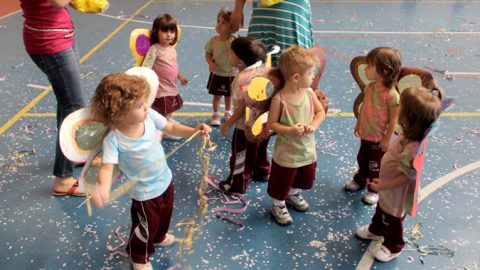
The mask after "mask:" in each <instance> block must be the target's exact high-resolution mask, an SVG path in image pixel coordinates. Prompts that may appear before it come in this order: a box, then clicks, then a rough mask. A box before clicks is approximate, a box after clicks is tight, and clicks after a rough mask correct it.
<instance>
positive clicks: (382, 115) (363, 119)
mask: <svg viewBox="0 0 480 270" xmlns="http://www.w3.org/2000/svg"><path fill="white" fill-rule="evenodd" d="M374 84H375V83H371V84H369V85H367V86H366V87H365V90H364V91H363V94H364V98H363V106H362V108H361V112H360V118H359V120H360V128H359V135H360V138H361V139H362V140H366V141H371V142H379V141H380V140H382V138H383V136H384V135H385V133H386V131H387V126H388V121H389V111H388V106H392V105H398V104H399V103H400V95H399V94H398V92H397V90H396V89H395V88H394V87H392V88H391V89H390V90H387V91H381V92H379V91H375V90H374V89H373V85H374Z"/></svg>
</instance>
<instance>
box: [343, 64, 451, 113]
mask: <svg viewBox="0 0 480 270" xmlns="http://www.w3.org/2000/svg"><path fill="white" fill-rule="evenodd" d="M366 59H367V57H366V56H357V57H354V58H353V59H352V61H351V62H350V72H351V73H352V77H353V79H354V80H355V82H356V83H357V84H358V87H359V88H360V92H361V93H360V94H359V95H358V96H357V97H356V99H355V101H354V103H353V113H354V114H355V117H357V118H358V114H359V110H360V109H361V106H362V104H363V89H365V86H367V85H368V84H369V83H371V82H372V81H370V80H368V79H367V75H366V73H365V68H366V67H367V62H366ZM420 86H423V87H425V88H427V89H432V88H433V86H434V80H433V76H432V74H431V73H430V72H429V71H427V70H425V69H422V68H419V67H402V68H401V69H400V74H399V76H398V83H397V89H398V91H399V93H402V92H403V90H405V89H407V88H410V87H420ZM438 92H439V97H440V98H442V97H443V96H444V93H443V92H442V90H438Z"/></svg>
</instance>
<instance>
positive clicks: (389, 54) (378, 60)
mask: <svg viewBox="0 0 480 270" xmlns="http://www.w3.org/2000/svg"><path fill="white" fill-rule="evenodd" d="M366 62H367V64H368V65H372V66H375V70H376V72H377V73H378V75H380V77H382V79H383V86H385V87H386V88H389V89H390V88H392V86H397V81H398V75H400V68H401V67H402V55H401V54H400V51H398V50H397V49H395V48H390V47H378V48H375V49H373V50H371V51H370V52H369V53H368V54H367V59H366Z"/></svg>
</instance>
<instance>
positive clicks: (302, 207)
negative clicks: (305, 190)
mask: <svg viewBox="0 0 480 270" xmlns="http://www.w3.org/2000/svg"><path fill="white" fill-rule="evenodd" d="M285 202H286V203H288V204H289V205H291V206H293V208H295V210H297V211H300V212H305V211H307V209H308V207H309V206H310V205H308V202H307V201H305V200H304V199H303V197H302V195H300V193H297V194H295V195H289V196H287V199H286V200H285Z"/></svg>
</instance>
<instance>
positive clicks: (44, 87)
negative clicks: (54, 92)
mask: <svg viewBox="0 0 480 270" xmlns="http://www.w3.org/2000/svg"><path fill="white" fill-rule="evenodd" d="M27 87H31V88H37V89H42V90H44V89H47V88H48V86H44V85H38V84H33V83H29V84H27Z"/></svg>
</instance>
